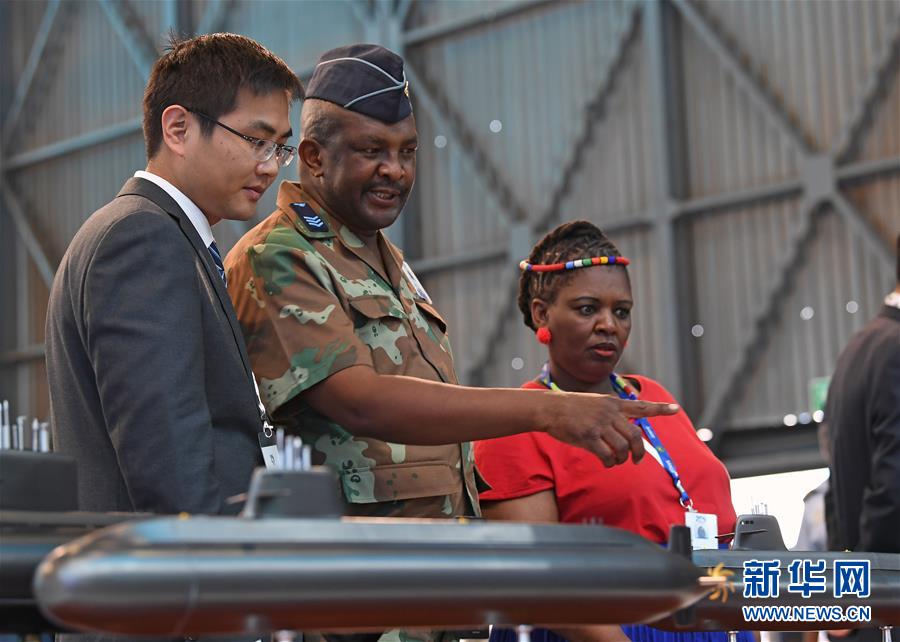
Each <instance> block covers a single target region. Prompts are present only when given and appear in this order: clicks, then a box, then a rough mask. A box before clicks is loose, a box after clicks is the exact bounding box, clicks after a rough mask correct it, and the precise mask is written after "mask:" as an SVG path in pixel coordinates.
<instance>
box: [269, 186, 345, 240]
mask: <svg viewBox="0 0 900 642" xmlns="http://www.w3.org/2000/svg"><path fill="white" fill-rule="evenodd" d="M300 203H305V205H306V206H305V207H303V208H302V209H301V208H300V206H299V205H298V204H300ZM277 205H278V209H280V210H281V211H282V212H284V213H285V214H287V215H288V216H290V217H291V220H293V221H294V226H295V227H296V228H297V230H298V231H299V232H300V233H301V234H302V235H303V236H305V237H307V238H312V239H326V238H331V237H333V236H337V232H338V231H339V230H338V229H337V228H338V225H339V223H338V222H337V221H335V220H334V218H332V217H331V216H329V215H328V213H327V212H326V211H325V208H324V207H322V206H321V205H319V204H318V203H317V202H316V201H314V200H313V199H311V198H310V197H309V196H308V195H307V194H306V192H304V191H303V188H302V187H300V183H295V182H293V181H283V182H282V183H281V185H280V186H279V187H278V199H277ZM295 205H297V207H295ZM304 209H308V210H309V214H310V215H311V216H312V217H317V220H318V222H319V223H321V225H314V223H315V220H314V219H310V220H306V217H305V216H304V215H301V212H302V211H303V210H304Z"/></svg>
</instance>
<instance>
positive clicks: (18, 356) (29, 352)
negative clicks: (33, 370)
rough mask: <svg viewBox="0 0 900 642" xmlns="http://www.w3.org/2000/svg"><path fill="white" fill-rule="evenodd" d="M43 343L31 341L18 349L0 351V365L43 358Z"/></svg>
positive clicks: (10, 364)
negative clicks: (31, 342)
mask: <svg viewBox="0 0 900 642" xmlns="http://www.w3.org/2000/svg"><path fill="white" fill-rule="evenodd" d="M44 353H45V349H44V344H43V343H33V344H31V345H28V346H25V347H24V348H19V349H18V350H10V351H9V352H0V366H14V365H17V364H20V363H29V362H31V361H42V360H43V359H44Z"/></svg>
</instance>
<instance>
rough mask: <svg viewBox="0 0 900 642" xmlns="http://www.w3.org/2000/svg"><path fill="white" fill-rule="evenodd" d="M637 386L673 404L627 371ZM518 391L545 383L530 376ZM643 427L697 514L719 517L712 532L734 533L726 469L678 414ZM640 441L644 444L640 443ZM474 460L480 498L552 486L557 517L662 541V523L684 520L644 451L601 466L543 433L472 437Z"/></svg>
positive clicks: (666, 479) (668, 481) (668, 482)
mask: <svg viewBox="0 0 900 642" xmlns="http://www.w3.org/2000/svg"><path fill="white" fill-rule="evenodd" d="M628 376H629V378H631V379H636V380H637V381H638V382H639V383H640V390H641V393H640V399H643V400H645V401H663V402H669V403H676V402H675V400H674V399H673V398H672V396H671V395H670V394H669V392H668V391H667V390H666V389H665V388H663V387H662V386H661V385H660V384H659V383H657V382H655V381H653V380H652V379H648V378H646V377H640V376H634V375H628ZM522 387H523V388H530V389H541V390H546V388H545V387H544V386H543V385H541V384H540V383H537V382H535V381H529V382H528V383H526V384H525V385H523V386H522ZM649 421H650V425H651V426H653V429H654V430H655V431H656V433H657V435H658V436H659V439H660V441H662V443H663V446H665V448H666V450H668V452H669V454H670V455H671V457H672V460H673V461H674V462H675V468H676V469H677V470H678V474H679V475H680V476H681V482H682V484H684V487H685V489H686V490H687V492H688V494H689V495H690V497H691V499H692V500H693V501H694V508H696V509H697V510H698V511H700V512H701V513H715V514H716V515H717V516H718V525H719V534H720V535H721V534H724V533H732V532H734V522H735V513H734V507H733V506H732V504H731V486H730V484H729V478H728V471H726V470H725V466H724V465H723V464H722V462H720V461H719V460H718V459H717V458H716V456H715V455H714V454H713V453H712V451H711V450H710V449H709V448H708V447H707V445H706V444H704V443H703V442H702V441H700V439H699V438H698V437H697V433H696V431H695V430H694V426H693V424H691V420H690V419H688V416H687V415H686V414H685V413H684V411H683V410H682V411H679V412H678V414H676V415H669V416H661V417H651V418H650V419H649ZM645 446H646V445H645ZM475 461H476V464H477V466H478V470H479V472H481V474H482V476H483V477H484V479H485V481H487V483H488V484H490V485H491V487H492V488H491V490H488V491H485V492H483V493H481V499H482V500H485V501H491V500H501V499H514V498H517V497H524V496H527V495H533V494H535V493H538V492H540V491H543V490H553V493H554V495H556V505H557V507H558V509H559V521H560V522H564V523H570V524H573V523H574V524H580V523H598V522H599V523H602V524H603V525H605V526H615V527H617V528H622V529H625V530H628V531H631V532H632V533H637V534H638V535H643V536H644V537H646V538H647V539H649V540H651V541H654V542H657V543H659V544H664V543H665V542H666V541H667V540H668V537H669V525H670V524H678V525H682V526H683V525H684V513H685V510H684V509H683V508H682V507H681V505H680V504H679V503H678V496H679V495H678V491H676V490H675V486H674V484H673V483H672V478H671V477H670V476H669V474H668V473H667V472H666V471H665V470H664V469H663V467H662V466H661V465H660V463H659V462H658V461H656V459H654V458H653V457H651V455H650V454H649V453H647V454H646V455H644V458H643V459H642V460H641V462H640V463H639V464H637V465H635V464H634V463H632V461H631V460H630V459H629V460H628V461H627V462H625V463H624V464H621V465H619V466H613V467H612V468H604V467H603V463H602V462H601V461H600V460H599V459H597V457H595V456H594V455H592V454H591V453H589V452H587V451H585V450H582V449H580V448H576V447H574V446H570V445H568V444H564V443H562V442H561V441H557V440H556V439H554V438H553V437H551V436H549V435H548V434H546V433H542V432H528V433H521V434H518V435H512V436H510V437H500V438H497V439H487V440H484V441H479V442H476V444H475Z"/></svg>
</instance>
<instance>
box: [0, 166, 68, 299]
mask: <svg viewBox="0 0 900 642" xmlns="http://www.w3.org/2000/svg"><path fill="white" fill-rule="evenodd" d="M0 191H2V192H3V198H4V199H5V200H6V207H7V210H8V211H9V214H10V216H11V217H12V221H13V224H15V226H16V230H17V231H18V232H19V236H21V237H22V242H23V244H24V245H25V249H26V250H27V251H28V255H29V256H30V257H31V260H32V261H34V264H35V266H36V267H37V270H38V272H39V273H40V275H41V278H42V279H43V281H44V283H45V284H46V285H47V287H48V288H49V287H50V286H51V285H52V284H53V275H54V273H55V272H56V269H55V268H54V267H53V266H52V265H51V264H50V261H48V260H47V255H46V254H45V253H44V248H43V247H41V244H40V242H38V239H37V236H35V234H34V230H32V229H31V226H30V225H29V224H28V217H27V216H26V215H25V212H24V210H23V209H22V206H21V205H20V204H19V199H18V198H16V194H15V192H14V191H13V190H12V187H10V185H9V183H8V182H7V181H6V178H5V177H2V178H0Z"/></svg>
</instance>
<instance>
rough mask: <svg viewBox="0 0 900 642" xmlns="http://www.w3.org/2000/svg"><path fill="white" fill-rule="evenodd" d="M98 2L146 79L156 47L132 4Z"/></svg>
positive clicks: (118, 1) (122, 0)
mask: <svg viewBox="0 0 900 642" xmlns="http://www.w3.org/2000/svg"><path fill="white" fill-rule="evenodd" d="M97 2H98V3H99V5H100V8H101V9H103V13H104V14H106V19H107V20H109V24H110V25H111V26H112V28H113V31H115V32H116V35H117V36H118V37H119V41H120V42H121V43H122V46H123V47H125V51H126V52H127V53H128V56H129V58H131V61H132V62H133V63H134V66H135V68H136V69H137V70H138V72H140V74H141V78H142V79H146V78H147V77H148V76H149V75H150V68H151V67H152V66H153V62H154V59H155V57H156V56H155V55H151V53H150V52H154V54H155V51H156V47H155V46H154V45H153V40H152V39H151V38H150V37H149V36H148V35H147V32H146V31H145V30H144V29H143V25H140V22H139V20H138V19H137V16H135V14H134V10H133V9H132V7H131V3H130V2H128V0H115V1H113V0H97Z"/></svg>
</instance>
